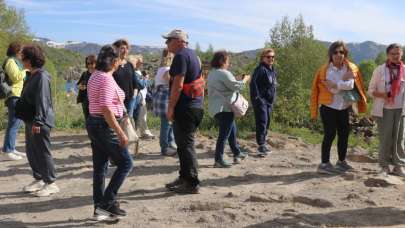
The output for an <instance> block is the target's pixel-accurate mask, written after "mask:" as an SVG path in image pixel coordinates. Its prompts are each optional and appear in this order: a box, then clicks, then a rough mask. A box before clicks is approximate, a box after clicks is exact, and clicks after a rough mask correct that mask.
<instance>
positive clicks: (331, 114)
mask: <svg viewBox="0 0 405 228" xmlns="http://www.w3.org/2000/svg"><path fill="white" fill-rule="evenodd" d="M320 113H321V119H322V123H323V132H324V135H323V141H322V163H327V162H329V160H330V148H331V147H332V143H333V140H334V139H335V137H336V131H337V134H338V141H337V149H338V157H339V161H344V160H345V159H346V154H347V143H348V139H349V132H350V127H349V109H348V108H347V109H344V110H336V109H333V108H330V107H327V106H324V105H322V106H321V107H320Z"/></svg>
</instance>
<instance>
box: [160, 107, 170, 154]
mask: <svg viewBox="0 0 405 228" xmlns="http://www.w3.org/2000/svg"><path fill="white" fill-rule="evenodd" d="M169 137H170V126H169V122H168V120H167V118H166V115H161V116H160V136H159V144H160V148H161V152H162V153H163V152H164V151H166V150H167V148H168V147H169Z"/></svg>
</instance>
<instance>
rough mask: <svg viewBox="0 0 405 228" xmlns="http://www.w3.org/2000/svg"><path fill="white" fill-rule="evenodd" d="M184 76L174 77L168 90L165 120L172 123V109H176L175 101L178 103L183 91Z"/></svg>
mask: <svg viewBox="0 0 405 228" xmlns="http://www.w3.org/2000/svg"><path fill="white" fill-rule="evenodd" d="M183 84H184V76H183V75H177V76H175V77H174V79H173V82H172V86H171V89H170V97H169V106H168V108H167V114H166V116H167V119H168V120H169V121H173V119H174V108H175V107H176V104H177V101H179V98H180V93H181V91H182V90H183Z"/></svg>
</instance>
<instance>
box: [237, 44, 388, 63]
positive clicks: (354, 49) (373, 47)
mask: <svg viewBox="0 0 405 228" xmlns="http://www.w3.org/2000/svg"><path fill="white" fill-rule="evenodd" d="M320 42H321V43H323V44H324V45H325V46H326V47H329V45H330V44H331V42H328V41H320ZM347 47H348V48H349V51H350V55H351V56H352V58H353V60H354V61H355V62H356V63H359V62H361V61H362V60H370V59H375V58H376V57H377V55H378V54H379V53H380V52H383V51H385V49H386V47H387V46H386V45H383V44H378V43H376V42H373V41H365V42H361V43H348V44H347ZM260 51H261V49H256V50H249V51H243V52H240V53H237V54H238V55H240V56H244V58H245V57H248V58H249V59H253V58H255V57H256V55H257V53H258V52H260Z"/></svg>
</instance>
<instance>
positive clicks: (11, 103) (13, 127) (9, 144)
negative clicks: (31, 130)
mask: <svg viewBox="0 0 405 228" xmlns="http://www.w3.org/2000/svg"><path fill="white" fill-rule="evenodd" d="M17 100H18V97H10V98H9V99H7V101H6V106H7V109H8V123H7V129H6V134H5V135H4V144H3V152H5V153H10V152H13V151H14V150H15V141H16V139H17V133H18V129H19V128H20V126H21V123H22V121H21V120H20V119H18V118H17V117H15V104H16V102H17Z"/></svg>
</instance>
